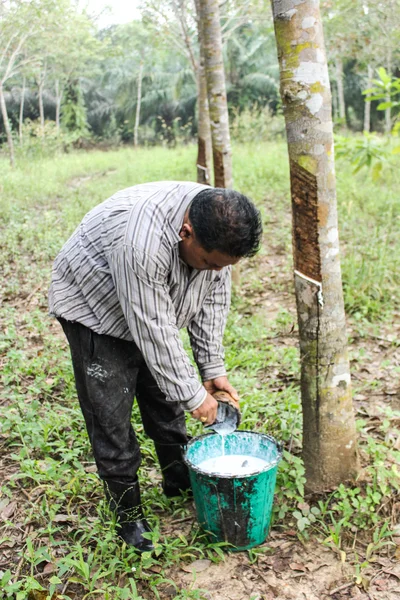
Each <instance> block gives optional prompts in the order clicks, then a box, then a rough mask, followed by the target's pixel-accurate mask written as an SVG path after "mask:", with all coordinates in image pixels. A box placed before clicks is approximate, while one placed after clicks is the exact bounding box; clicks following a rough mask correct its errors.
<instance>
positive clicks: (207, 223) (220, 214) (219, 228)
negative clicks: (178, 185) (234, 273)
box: [189, 187, 262, 258]
mask: <svg viewBox="0 0 400 600" xmlns="http://www.w3.org/2000/svg"><path fill="white" fill-rule="evenodd" d="M189 219H190V222H191V224H192V227H193V230H194V233H195V235H196V238H197V240H198V242H199V244H200V246H201V247H202V248H204V250H206V252H212V251H213V250H218V251H219V252H222V253H223V254H227V255H228V256H232V257H235V258H242V257H245V256H248V257H249V256H254V254H256V252H257V251H258V249H259V247H260V241H261V235H262V223H261V216H260V212H259V210H258V209H257V208H256V207H255V206H254V204H253V203H252V202H251V200H249V198H247V197H246V196H243V194H240V193H239V192H235V191H234V190H229V189H224V188H211V187H210V188H207V189H205V190H202V191H201V192H199V193H198V194H197V195H196V196H195V197H194V198H193V200H192V203H191V205H190V208H189Z"/></svg>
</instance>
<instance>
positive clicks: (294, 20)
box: [271, 0, 358, 491]
mask: <svg viewBox="0 0 400 600" xmlns="http://www.w3.org/2000/svg"><path fill="white" fill-rule="evenodd" d="M271 3H272V9H273V15H274V25H275V33H276V41H277V47H278V57H279V66H280V73H281V96H282V102H283V106H284V115H285V122H286V132H287V139H288V151H289V159H290V179H291V196H292V213H293V253H294V265H295V275H294V280H295V293H296V303H297V315H298V322H299V334H300V354H301V397H302V406H303V458H304V464H305V469H306V478H307V487H308V488H309V489H310V490H312V491H322V490H328V489H332V488H334V487H335V486H337V485H338V484H339V483H340V482H344V481H347V480H350V479H352V478H353V477H354V476H355V474H356V473H357V470H358V456H357V439H356V430H355V420H354V411H353V405H352V398H351V380H350V367H349V360H348V355H347V336H346V323H345V313H344V304H343V293H342V282H341V270H340V259H339V238H338V223H337V208H336V184H335V170H334V155H333V126H332V119H331V93H330V87H329V76H328V67H327V63H326V56H325V48H324V40H323V32H322V23H321V15H320V10H319V2H318V1H315V0H303V1H302V2H301V3H299V2H298V0H284V1H283V2H282V0H271Z"/></svg>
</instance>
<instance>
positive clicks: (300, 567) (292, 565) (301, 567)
mask: <svg viewBox="0 0 400 600" xmlns="http://www.w3.org/2000/svg"><path fill="white" fill-rule="evenodd" d="M289 567H290V568H291V569H292V571H303V572H304V573H305V572H306V571H307V568H306V567H305V565H302V564H301V563H296V562H292V563H289Z"/></svg>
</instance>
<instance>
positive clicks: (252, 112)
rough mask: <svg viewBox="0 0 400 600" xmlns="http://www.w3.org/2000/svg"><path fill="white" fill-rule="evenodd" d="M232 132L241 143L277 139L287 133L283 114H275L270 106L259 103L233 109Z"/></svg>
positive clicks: (233, 137) (232, 135)
mask: <svg viewBox="0 0 400 600" xmlns="http://www.w3.org/2000/svg"><path fill="white" fill-rule="evenodd" d="M230 133H231V137H232V139H233V140H235V141H236V142H240V143H249V142H250V143H254V142H266V141H272V140H277V139H280V138H282V137H283V135H284V133H285V122H284V120H283V116H282V115H281V114H279V115H278V114H277V115H273V114H272V112H271V110H270V108H268V106H265V107H264V108H260V107H258V106H257V105H253V106H252V107H249V108H245V109H244V110H242V111H239V110H238V109H233V110H232V117H231V124H230Z"/></svg>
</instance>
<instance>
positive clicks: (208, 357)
mask: <svg viewBox="0 0 400 600" xmlns="http://www.w3.org/2000/svg"><path fill="white" fill-rule="evenodd" d="M230 302H231V267H226V268H224V269H223V270H222V271H221V275H220V279H219V281H214V282H213V284H212V287H211V289H210V291H209V293H208V294H207V296H206V298H205V300H204V304H203V306H202V309H201V311H200V312H199V313H198V314H197V315H196V317H195V318H194V319H192V321H191V322H190V324H189V326H188V332H189V337H190V343H191V346H192V350H193V355H194V359H195V361H196V364H197V366H198V368H199V371H200V375H201V377H202V380H203V381H208V380H209V379H215V378H216V377H222V376H223V375H226V369H225V365H224V355H225V353H224V347H223V345H222V339H223V335H224V330H225V325H226V319H227V316H228V312H229V306H230Z"/></svg>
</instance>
